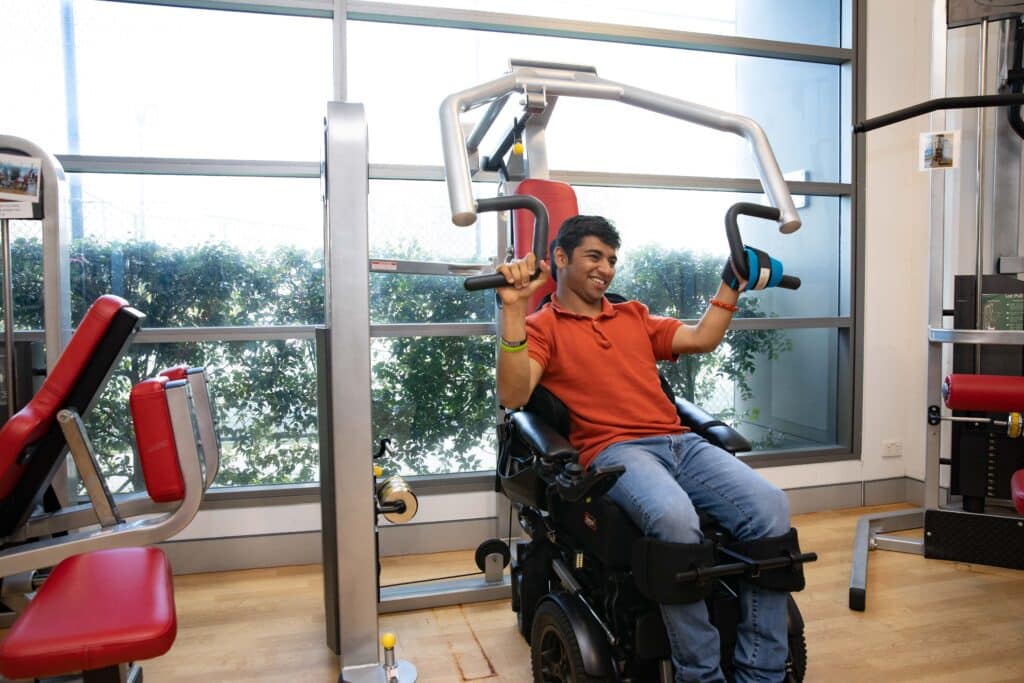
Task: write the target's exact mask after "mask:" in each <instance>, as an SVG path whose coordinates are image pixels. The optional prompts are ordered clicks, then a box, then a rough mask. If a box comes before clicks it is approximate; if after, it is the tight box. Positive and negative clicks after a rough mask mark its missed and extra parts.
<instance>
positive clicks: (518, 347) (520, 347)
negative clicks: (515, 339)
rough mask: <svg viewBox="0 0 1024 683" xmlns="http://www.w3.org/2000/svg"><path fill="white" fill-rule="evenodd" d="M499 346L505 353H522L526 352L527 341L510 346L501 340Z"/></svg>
mask: <svg viewBox="0 0 1024 683" xmlns="http://www.w3.org/2000/svg"><path fill="white" fill-rule="evenodd" d="M499 346H500V347H501V350H502V351H504V352H505V353H519V352H520V351H525V350H526V340H525V339H524V340H523V341H521V342H519V343H518V344H509V343H508V342H507V341H505V340H504V339H501V340H500V342H499Z"/></svg>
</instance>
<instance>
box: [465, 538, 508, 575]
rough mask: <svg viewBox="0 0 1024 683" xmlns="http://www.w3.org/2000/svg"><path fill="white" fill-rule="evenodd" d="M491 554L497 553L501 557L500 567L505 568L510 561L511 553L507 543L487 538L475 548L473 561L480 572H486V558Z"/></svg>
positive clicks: (498, 539)
mask: <svg viewBox="0 0 1024 683" xmlns="http://www.w3.org/2000/svg"><path fill="white" fill-rule="evenodd" d="M491 553H498V554H500V555H501V566H502V567H507V566H508V563H509V562H510V561H511V560H512V551H511V550H509V548H508V543H505V541H503V540H501V539H500V538H488V539H487V540H486V541H484V542H483V543H481V544H480V545H478V546H477V547H476V555H474V557H473V559H474V560H475V561H476V567H477V569H479V570H480V571H486V564H485V563H486V561H487V556H488V555H490V554H491Z"/></svg>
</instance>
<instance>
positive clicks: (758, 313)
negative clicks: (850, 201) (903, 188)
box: [576, 187, 845, 318]
mask: <svg viewBox="0 0 1024 683" xmlns="http://www.w3.org/2000/svg"><path fill="white" fill-rule="evenodd" d="M576 193H577V196H578V198H579V204H580V211H581V212H582V213H586V214H598V215H603V216H606V217H607V218H609V219H611V220H612V221H613V222H614V223H615V224H616V226H617V227H618V229H619V232H620V233H621V235H622V248H621V249H620V254H619V268H618V272H617V273H616V279H615V282H614V283H613V284H612V291H615V292H617V293H619V294H622V295H623V296H626V297H628V298H633V299H637V300H639V301H643V302H644V303H646V304H647V305H648V307H649V308H650V309H651V311H652V312H654V313H658V314H660V315H669V316H673V317H677V318H699V317H700V316H701V315H703V314H704V311H705V310H706V309H707V306H708V300H709V299H710V297H711V296H713V295H714V293H715V291H716V290H717V289H718V284H719V282H721V274H722V267H723V266H724V264H725V261H726V259H727V258H728V253H729V245H728V242H727V241H726V238H725V229H724V227H723V225H724V222H723V221H724V217H725V212H726V210H727V209H728V208H729V207H730V206H731V205H732V204H734V203H736V202H742V201H746V202H758V201H759V200H760V198H759V197H758V196H756V195H742V194H733V193H727V192H692V191H683V190H653V189H643V188H615V187H578V188H576ZM797 199H798V202H797V203H798V204H803V205H802V206H801V207H800V208H798V209H797V211H798V212H799V213H800V216H801V218H802V219H803V227H801V228H800V230H798V231H797V232H795V233H793V234H790V235H783V234H781V233H779V231H778V230H777V229H776V227H775V225H774V223H772V222H770V221H765V220H761V219H755V218H747V217H741V218H740V233H741V235H742V237H743V241H744V242H745V243H747V244H749V245H751V246H754V247H757V248H758V249H762V250H764V251H766V252H768V253H769V254H771V255H772V256H773V257H775V258H776V259H778V260H779V261H781V262H782V264H783V265H784V266H785V271H786V272H787V273H789V274H791V275H796V276H797V277H800V278H801V280H802V285H801V287H800V289H799V290H796V291H790V290H780V289H766V290H762V291H760V292H747V293H745V294H743V296H742V297H740V303H741V306H742V309H741V313H740V315H741V316H742V317H756V318H761V317H766V316H767V317H774V316H835V315H838V314H839V262H840V259H841V258H842V253H845V252H843V250H842V249H841V248H840V246H841V245H840V224H839V199H838V198H836V197H803V198H799V197H798V198H797Z"/></svg>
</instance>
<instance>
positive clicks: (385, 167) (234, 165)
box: [57, 154, 853, 197]
mask: <svg viewBox="0 0 1024 683" xmlns="http://www.w3.org/2000/svg"><path fill="white" fill-rule="evenodd" d="M57 158H58V159H59V160H60V162H61V164H62V165H63V166H64V171H65V172H66V173H124V174H135V175H201V176H232V177H264V178H319V177H320V163H319V162H316V161H274V160H264V161H260V160H246V159H188V158H159V157H117V156H99V155H92V156H88V155H80V154H63V155H57ZM551 178H552V179H553V180H560V181H562V182H565V183H569V184H571V185H579V186H598V187H637V188H653V189H676V190H701V191H703V190H707V191H719V192H742V193H748V194H749V193H758V194H760V193H761V192H762V191H763V190H762V187H761V181H760V180H758V179H756V178H723V177H717V176H689V175H669V174H651V173H616V172H613V171H572V170H561V171H552V172H551ZM370 179H371V180H413V181H418V180H424V181H443V180H444V168H443V167H441V166H425V165H414V164H410V165H406V164H370ZM473 180H474V182H489V181H496V180H497V175H496V174H493V173H479V174H477V175H476V176H474V178H473ZM787 185H788V186H789V188H790V191H791V192H792V193H793V194H803V195H811V196H823V197H844V196H849V195H850V194H852V192H853V190H852V186H851V185H850V184H849V183H831V182H806V181H791V182H788V183H787Z"/></svg>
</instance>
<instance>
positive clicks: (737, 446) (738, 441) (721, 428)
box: [676, 396, 753, 453]
mask: <svg viewBox="0 0 1024 683" xmlns="http://www.w3.org/2000/svg"><path fill="white" fill-rule="evenodd" d="M676 412H677V413H679V420H680V422H682V423H683V426H684V427H689V428H690V429H692V430H693V431H694V432H695V433H697V434H700V435H701V436H703V437H704V438H705V439H707V440H708V441H710V442H711V443H713V444H715V445H716V446H718V447H719V448H721V449H723V450H726V451H729V452H730V453H743V452H745V451H749V450H751V449H752V448H753V447H752V446H751V445H750V442H749V441H747V440H746V439H745V438H744V437H743V435H741V434H740V433H739V432H737V431H736V430H735V429H733V428H732V427H730V426H729V425H727V424H725V423H724V422H722V421H721V420H716V419H715V418H714V417H712V416H711V415H709V414H708V413H706V412H704V410H702V409H701V408H698V407H697V406H695V405H694V404H692V403H690V402H689V401H687V400H686V399H685V398H679V397H678V396H676Z"/></svg>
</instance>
